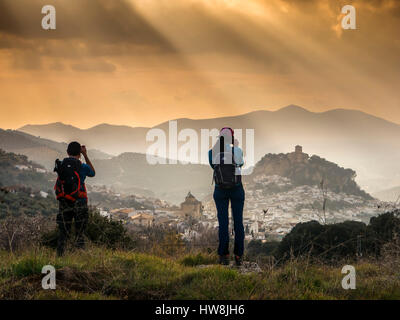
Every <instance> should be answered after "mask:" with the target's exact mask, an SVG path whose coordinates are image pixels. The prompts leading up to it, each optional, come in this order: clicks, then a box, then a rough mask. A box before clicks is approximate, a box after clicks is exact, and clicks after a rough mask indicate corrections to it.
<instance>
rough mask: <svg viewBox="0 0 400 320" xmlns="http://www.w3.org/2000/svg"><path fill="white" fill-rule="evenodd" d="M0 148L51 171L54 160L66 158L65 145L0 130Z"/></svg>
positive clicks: (95, 154) (96, 156)
mask: <svg viewBox="0 0 400 320" xmlns="http://www.w3.org/2000/svg"><path fill="white" fill-rule="evenodd" d="M0 148H1V149H3V150H6V151H8V152H14V153H17V154H22V155H25V156H27V157H28V158H29V160H32V161H34V162H36V163H38V164H41V165H43V166H44V167H46V168H47V169H49V170H52V169H53V168H54V161H55V159H57V158H60V159H61V158H64V157H66V150H67V144H66V143H60V142H55V141H51V140H48V139H43V138H39V137H35V136H32V135H30V134H27V133H24V132H20V131H14V130H2V129H0ZM88 152H89V154H90V156H91V158H93V159H107V158H110V156H109V155H108V154H106V153H104V152H102V151H98V150H93V149H91V150H88Z"/></svg>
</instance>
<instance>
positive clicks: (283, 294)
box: [0, 247, 400, 299]
mask: <svg viewBox="0 0 400 320" xmlns="http://www.w3.org/2000/svg"><path fill="white" fill-rule="evenodd" d="M215 260H216V259H215V258H214V257H212V256H204V255H197V256H186V257H184V258H180V259H178V258H176V259H165V258H159V257H155V256H151V255H147V254H139V253H132V252H123V251H110V250H106V249H104V248H96V247H92V248H90V249H89V250H87V251H85V252H75V253H71V254H69V255H67V256H65V257H63V258H56V257H55V255H54V252H53V251H48V250H47V249H36V250H33V251H30V252H21V253H17V254H13V255H11V254H9V253H6V252H0V270H1V271H0V299H400V277H399V275H400V274H399V269H398V268H393V266H392V267H390V266H388V265H383V264H376V263H366V262H365V263H358V264H355V265H354V266H355V268H356V272H357V289H356V290H344V289H343V288H342V287H341V280H342V277H343V275H342V274H341V268H342V266H338V267H333V266H326V265H309V264H308V263H307V262H306V261H304V262H288V263H287V264H285V265H283V266H281V267H270V268H267V269H265V270H263V271H262V272H261V273H250V274H241V273H240V272H238V270H236V269H230V268H227V267H222V266H217V265H211V266H209V267H207V268H199V267H197V266H196V264H199V263H200V264H207V263H214V262H215ZM386 262H387V261H386ZM47 264H50V265H53V266H55V267H56V269H57V289H56V290H54V291H51V290H43V289H42V288H41V279H42V277H43V275H42V274H41V269H42V267H43V266H44V265H47ZM343 265H344V264H343Z"/></svg>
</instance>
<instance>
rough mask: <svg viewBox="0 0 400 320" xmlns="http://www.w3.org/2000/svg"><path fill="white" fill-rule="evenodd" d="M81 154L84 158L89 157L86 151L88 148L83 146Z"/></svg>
mask: <svg viewBox="0 0 400 320" xmlns="http://www.w3.org/2000/svg"><path fill="white" fill-rule="evenodd" d="M81 153H82V155H83V156H84V157H86V156H87V150H86V146H81Z"/></svg>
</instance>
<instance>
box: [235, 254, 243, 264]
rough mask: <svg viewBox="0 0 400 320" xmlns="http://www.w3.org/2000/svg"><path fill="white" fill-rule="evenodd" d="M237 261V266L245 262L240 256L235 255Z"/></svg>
mask: <svg viewBox="0 0 400 320" xmlns="http://www.w3.org/2000/svg"><path fill="white" fill-rule="evenodd" d="M235 263H236V266H237V267H240V266H241V265H242V264H243V259H242V257H240V256H236V255H235Z"/></svg>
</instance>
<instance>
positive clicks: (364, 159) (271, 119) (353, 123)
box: [20, 105, 400, 192]
mask: <svg viewBox="0 0 400 320" xmlns="http://www.w3.org/2000/svg"><path fill="white" fill-rule="evenodd" d="M224 126H231V127H233V128H241V129H246V128H248V129H254V131H255V160H256V161H258V160H259V159H261V158H262V157H263V156H264V155H265V154H266V153H282V152H283V153H286V152H289V151H290V147H289V146H292V145H294V144H300V145H303V146H304V147H305V148H307V150H308V152H310V154H318V155H319V156H321V157H323V158H326V159H330V160H331V161H332V162H335V163H338V164H340V165H341V166H344V167H349V168H353V169H354V170H356V171H357V173H358V177H357V181H358V182H359V183H360V184H361V186H362V187H363V188H364V189H366V190H367V191H368V192H373V191H376V190H381V189H382V188H381V186H382V185H385V186H388V187H394V186H397V185H399V184H400V178H399V177H398V176H396V175H394V174H393V173H394V172H397V170H398V165H397V163H399V161H400V139H399V138H400V126H399V125H397V124H395V123H392V122H389V121H386V120H384V119H381V118H377V117H375V116H372V115H369V114H366V113H364V112H361V111H357V110H344V109H335V110H331V111H327V112H321V113H316V112H310V111H307V110H306V109H304V108H301V107H298V106H293V105H292V106H288V107H285V108H282V109H280V110H277V111H266V110H261V111H255V112H251V113H248V114H243V115H238V116H232V117H224V118H215V119H199V120H193V119H178V130H181V129H184V128H192V129H194V130H196V131H197V132H198V134H200V129H212V128H221V127H224ZM156 128H161V129H163V130H165V132H166V133H167V137H168V123H167V122H165V123H162V124H160V125H157V126H156ZM148 129H149V128H130V127H127V126H112V125H106V124H103V125H99V126H96V127H93V128H90V129H86V130H81V129H78V128H75V127H71V126H66V125H63V124H60V123H57V124H50V125H40V126H35V125H30V126H25V127H22V128H21V129H20V130H22V131H24V132H27V133H31V134H34V135H40V136H42V137H46V138H49V139H55V140H58V141H68V140H70V139H72V138H78V137H79V138H82V139H84V140H85V141H86V143H87V145H90V146H92V147H93V148H96V149H99V150H102V151H104V152H107V153H112V154H119V153H122V152H139V153H145V152H146V149H147V147H148V145H149V144H146V142H145V136H146V132H147V131H148ZM199 136H200V135H199ZM243 146H244V149H245V146H246V141H245V139H244V141H243Z"/></svg>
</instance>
